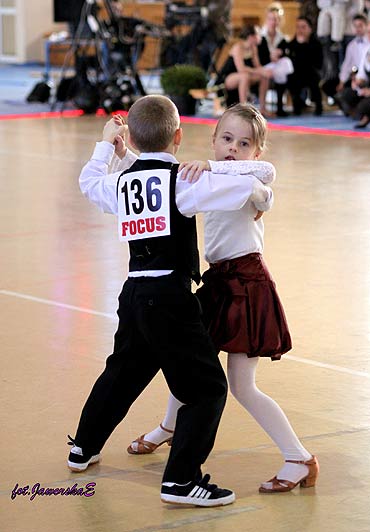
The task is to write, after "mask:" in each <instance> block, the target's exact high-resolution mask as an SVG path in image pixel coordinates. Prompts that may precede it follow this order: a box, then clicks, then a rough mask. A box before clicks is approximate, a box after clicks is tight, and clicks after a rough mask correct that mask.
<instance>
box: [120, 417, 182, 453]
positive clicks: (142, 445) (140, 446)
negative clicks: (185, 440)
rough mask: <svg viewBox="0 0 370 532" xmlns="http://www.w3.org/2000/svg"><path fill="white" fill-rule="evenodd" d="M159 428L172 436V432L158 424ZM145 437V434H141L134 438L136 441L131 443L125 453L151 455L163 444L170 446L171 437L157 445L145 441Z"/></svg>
mask: <svg viewBox="0 0 370 532" xmlns="http://www.w3.org/2000/svg"><path fill="white" fill-rule="evenodd" d="M159 426H160V427H161V429H162V430H164V431H165V432H168V433H169V434H173V430H169V429H166V428H165V427H164V426H163V425H162V424H160V425H159ZM145 436H146V434H142V435H141V436H140V437H139V438H136V440H134V441H133V442H131V443H130V445H129V446H128V447H127V452H128V453H129V454H151V453H153V452H154V451H155V450H156V449H158V447H160V446H161V445H163V444H164V443H167V445H169V446H170V447H171V445H172V436H171V437H170V438H168V439H167V440H163V441H162V442H161V443H158V444H156V443H152V442H150V441H147V440H145ZM133 443H136V444H137V445H135V446H134V447H133V446H132V444H133Z"/></svg>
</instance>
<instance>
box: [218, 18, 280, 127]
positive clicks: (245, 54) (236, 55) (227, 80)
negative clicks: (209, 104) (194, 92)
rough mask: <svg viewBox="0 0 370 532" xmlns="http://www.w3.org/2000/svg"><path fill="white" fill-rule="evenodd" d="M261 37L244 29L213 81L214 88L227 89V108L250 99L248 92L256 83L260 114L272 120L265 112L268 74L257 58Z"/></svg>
mask: <svg viewBox="0 0 370 532" xmlns="http://www.w3.org/2000/svg"><path fill="white" fill-rule="evenodd" d="M259 42H260V37H259V34H258V32H257V29H256V28H255V26H247V27H246V28H245V30H243V32H242V34H241V36H240V40H238V41H237V42H236V43H235V44H234V45H233V46H232V47H231V49H230V52H229V57H228V58H227V60H226V62H225V64H224V65H223V67H222V68H221V71H220V73H219V75H218V77H217V79H216V85H220V84H224V86H225V88H226V92H227V95H226V104H227V106H229V105H231V104H233V103H237V102H238V101H239V102H240V103H247V102H248V101H250V100H251V99H252V96H251V92H250V88H251V86H252V85H254V84H255V83H259V89H258V97H259V102H260V111H261V113H262V114H263V115H264V116H267V117H271V116H272V114H271V113H268V112H267V111H266V106H265V100H266V92H267V89H268V87H269V82H270V78H271V71H269V70H266V69H264V68H263V67H262V66H261V63H260V60H259V57H258V44H259Z"/></svg>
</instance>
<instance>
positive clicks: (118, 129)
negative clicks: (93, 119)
mask: <svg viewBox="0 0 370 532" xmlns="http://www.w3.org/2000/svg"><path fill="white" fill-rule="evenodd" d="M126 131H127V126H126V124H125V121H124V119H123V118H122V116H120V115H115V116H113V118H111V119H110V120H108V122H107V123H106V124H105V126H104V129H103V140H105V141H106V142H110V143H111V144H114V141H115V139H116V137H118V136H121V137H122V139H123V142H124V137H125V132H126Z"/></svg>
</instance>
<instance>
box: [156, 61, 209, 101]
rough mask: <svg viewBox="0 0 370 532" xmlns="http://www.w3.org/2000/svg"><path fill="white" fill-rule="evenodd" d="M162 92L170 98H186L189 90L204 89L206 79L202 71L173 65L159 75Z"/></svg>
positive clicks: (193, 67) (191, 67) (198, 68)
mask: <svg viewBox="0 0 370 532" xmlns="http://www.w3.org/2000/svg"><path fill="white" fill-rule="evenodd" d="M161 85H162V88H163V90H164V92H165V93H166V94H168V95H170V96H186V95H188V94H189V90H190V89H205V88H206V86H207V78H206V74H205V72H204V70H203V69H201V68H200V67H197V66H193V65H174V66H171V67H169V68H166V69H165V70H164V71H163V73H162V75H161Z"/></svg>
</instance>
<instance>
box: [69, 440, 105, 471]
mask: <svg viewBox="0 0 370 532" xmlns="http://www.w3.org/2000/svg"><path fill="white" fill-rule="evenodd" d="M68 438H69V439H70V441H69V442H68V445H73V447H72V449H71V452H70V453H69V456H68V467H69V469H70V470H71V471H76V472H80V471H85V469H87V468H88V466H89V465H90V464H96V462H99V460H100V454H94V455H86V454H84V453H83V452H82V449H81V447H77V445H75V441H74V440H73V439H72V438H71V436H70V435H69V434H68Z"/></svg>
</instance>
